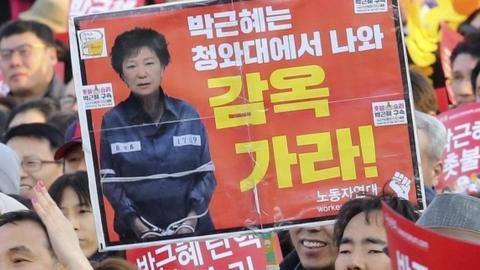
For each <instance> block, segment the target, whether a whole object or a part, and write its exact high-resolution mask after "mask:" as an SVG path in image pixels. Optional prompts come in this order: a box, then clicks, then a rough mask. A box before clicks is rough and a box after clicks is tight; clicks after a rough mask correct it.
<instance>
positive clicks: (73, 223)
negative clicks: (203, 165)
mask: <svg viewBox="0 0 480 270" xmlns="http://www.w3.org/2000/svg"><path fill="white" fill-rule="evenodd" d="M10 2H12V1H10ZM37 2H42V1H38V0H37ZM60 2H62V1H60ZM147 2H149V1H147ZM150 2H152V3H153V2H155V1H150ZM156 2H161V1H156ZM7 17H8V16H7ZM14 17H15V16H9V18H8V19H6V20H4V21H3V22H1V26H0V71H1V74H2V79H3V83H4V84H5V85H6V88H5V87H4V88H5V89H7V90H4V89H3V88H2V89H0V134H1V143H0V214H1V215H0V269H17V268H16V267H24V268H22V269H78V270H81V269H136V268H135V267H134V266H133V265H132V264H129V263H128V262H126V260H124V254H123V253H122V252H102V251H99V247H98V241H97V232H96V226H95V221H94V215H93V210H92V202H91V199H90V198H91V197H90V194H89V186H88V176H87V173H86V172H85V171H86V168H87V166H86V163H85V159H84V152H83V151H82V140H81V135H80V124H79V120H78V115H77V106H76V98H75V97H76V96H75V89H74V86H73V82H72V78H71V71H63V72H59V71H58V66H59V65H58V63H59V62H62V63H63V64H64V66H65V67H66V69H69V68H70V67H69V63H70V62H69V60H68V59H69V57H68V50H67V49H66V48H67V45H66V44H62V43H61V42H60V41H59V40H57V39H56V35H55V33H54V31H53V30H52V26H49V25H48V23H45V21H43V22H40V20H32V18H30V17H29V18H28V19H29V20H26V19H22V16H20V19H18V18H14ZM24 17H25V16H24ZM33 19H35V18H33ZM478 20H480V13H479V11H478V10H476V11H473V12H472V15H471V16H470V17H469V18H468V20H467V21H466V23H464V24H463V25H462V28H461V29H464V30H465V29H468V31H466V32H468V33H466V32H465V31H464V32H462V33H463V34H465V36H464V39H463V41H461V42H460V43H458V44H457V45H456V46H455V48H454V49H453V51H452V53H451V56H450V63H451V66H450V67H451V74H452V75H451V77H450V78H446V79H445V82H444V83H445V84H447V85H448V86H449V87H450V88H451V90H452V93H453V97H452V98H451V100H450V108H454V107H460V106H462V105H464V104H467V103H474V102H479V101H480V61H479V60H480V26H479V25H476V22H477V21H478ZM465 25H468V26H469V27H467V26H465ZM65 27H66V26H65ZM65 31H66V29H65ZM145 31H147V32H148V30H145ZM146 34H148V35H153V37H152V39H153V38H159V39H162V36H161V35H159V34H158V33H156V32H155V31H150V32H148V33H146ZM127 41H128V40H127ZM130 41H132V39H130ZM133 41H134V42H137V41H138V40H137V39H135V40H133ZM119 42H120V41H119ZM125 42H126V41H125ZM163 42H165V41H164V40H163ZM145 44H146V45H138V46H139V47H138V48H137V49H136V50H137V51H140V52H137V55H136V57H137V56H138V55H140V56H142V55H143V54H150V55H151V56H150V58H155V57H154V51H155V48H154V47H152V48H149V47H148V46H150V45H148V44H149V43H148V42H147V43H145ZM118 46H120V45H118ZM141 46H143V47H141ZM152 46H154V45H152ZM165 46H166V45H165ZM145 47H146V48H147V49H146V50H145V49H143V48H145ZM142 53H143V54H142ZM155 53H156V52H155ZM131 54H132V53H127V56H131ZM167 54H168V51H167ZM157 56H158V55H157ZM125 58H126V59H127V60H128V59H131V57H125ZM155 59H156V58H155ZM127 60H125V59H123V60H122V59H120V60H119V61H120V62H118V63H116V64H114V68H115V65H116V67H117V69H116V71H117V72H118V73H119V75H120V76H121V77H122V78H123V79H124V81H125V83H126V84H128V86H129V87H130V88H132V87H131V86H132V85H130V84H129V83H130V81H129V78H128V77H127V76H133V77H132V78H133V79H132V78H130V79H131V80H135V74H133V75H131V74H130V75H129V74H125V69H123V66H124V64H125V63H124V62H125V61H127ZM158 60H159V62H160V64H162V65H159V67H160V68H161V69H162V70H159V73H162V72H163V68H165V66H166V65H167V64H168V59H167V60H165V59H163V58H162V59H158ZM162 61H163V62H162ZM165 61H166V62H165ZM60 74H63V75H60ZM62 76H63V77H62ZM434 76H438V74H436V75H434ZM409 77H410V80H411V86H412V94H413V100H414V104H415V109H416V111H415V112H414V118H415V123H416V129H417V134H418V145H419V153H420V160H421V171H422V175H423V180H424V189H425V196H426V202H427V205H428V207H427V208H426V210H425V211H424V212H423V214H420V213H419V212H418V211H417V210H416V209H415V208H414V207H413V205H412V204H411V203H410V202H408V201H407V200H404V199H402V198H399V197H396V196H394V195H391V194H388V193H382V194H379V195H374V194H362V196H359V197H358V198H354V199H351V200H350V201H348V202H347V203H345V204H344V205H343V206H342V208H341V209H340V211H339V213H338V216H337V219H336V221H335V224H334V225H331V226H310V227H298V228H294V229H290V230H289V231H288V233H285V232H284V233H280V234H279V235H281V236H282V237H281V240H282V241H288V242H289V243H291V245H288V244H286V245H285V249H284V250H283V252H284V260H283V262H282V263H281V264H280V266H279V267H280V269H282V270H302V269H305V270H321V269H340V270H341V269H391V263H390V257H389V254H388V243H387V237H386V230H385V227H384V225H383V216H382V212H381V206H382V202H385V203H386V204H387V205H388V206H390V207H391V208H392V209H394V210H395V211H396V212H397V213H399V214H401V215H402V216H404V217H405V218H407V219H409V220H411V221H413V222H416V223H417V224H419V225H421V226H424V227H426V228H429V229H432V230H434V231H437V232H439V233H441V234H445V235H448V236H451V237H454V238H458V239H462V240H465V241H470V242H474V243H477V244H479V245H480V218H478V217H479V216H480V199H478V198H476V197H475V196H474V195H472V194H469V195H467V194H454V193H441V194H437V190H436V186H437V184H438V182H439V181H440V178H441V175H442V171H443V166H444V164H443V163H442V156H443V154H444V149H445V145H446V143H447V131H446V128H445V127H444V125H443V124H442V123H441V122H440V121H439V120H438V119H437V118H436V117H435V115H437V114H438V113H439V112H440V108H439V105H438V103H437V100H436V92H435V91H436V90H434V88H433V85H432V82H431V80H430V79H429V78H427V76H425V75H424V74H423V73H422V71H420V70H419V69H416V68H415V67H414V66H413V65H412V67H411V69H410V75H409ZM158 83H160V82H158ZM157 89H159V88H158V85H156V86H155V89H154V90H157ZM160 90H161V88H160ZM133 91H134V89H132V92H133ZM138 91H141V89H140V90H138ZM155 94H156V97H157V99H158V96H161V98H168V97H166V96H163V92H161V91H160V92H158V91H155ZM132 96H133V94H132ZM149 97H150V96H149ZM171 102H176V104H177V103H179V102H181V101H171ZM142 104H143V105H145V104H146V103H145V102H144V103H142ZM145 106H146V105H145ZM172 106H173V105H172ZM182 106H183V105H182ZM155 108H157V109H158V106H155ZM143 109H144V111H148V108H145V107H144V108H143ZM167 109H168V108H167ZM142 111H143V110H142ZM151 112H152V114H151V115H150V117H151V118H152V119H154V118H159V117H161V116H162V113H163V111H162V112H159V111H151ZM114 113H115V111H113V110H112V112H111V113H110V114H107V115H106V116H105V117H113V114H114ZM107 122H108V124H112V123H113V120H110V121H107ZM199 128H200V129H203V128H204V127H203V126H201V127H199ZM107 135H108V134H107ZM107 135H105V134H104V135H103V136H104V137H105V138H108V136H107ZM117 135H118V134H117ZM207 150H208V149H207ZM207 154H208V156H207V157H205V158H206V159H205V160H209V159H210V157H209V153H207ZM152 155H155V153H153V154H152ZM106 160H107V159H106ZM202 162H203V160H202ZM117 165H118V164H117ZM102 166H104V167H105V166H106V167H108V164H107V162H106V161H104V162H103V164H102ZM123 166H133V167H138V166H141V164H134V165H132V164H130V165H128V164H126V165H124V164H122V165H121V166H120V167H123ZM108 168H110V167H108ZM129 168H130V167H129ZM110 169H111V168H110ZM129 170H132V169H129ZM118 171H120V168H119V169H118ZM207 174H208V173H207ZM209 177H210V178H209V181H210V182H209V183H210V189H211V190H213V188H214V186H215V179H214V177H213V172H209ZM123 188H125V187H123ZM112 190H115V191H112V193H110V194H109V196H107V197H108V199H109V200H110V201H111V202H112V204H113V205H114V206H115V205H116V204H119V205H120V204H125V203H128V202H129V200H130V199H129V198H125V197H115V196H114V194H115V193H114V192H117V193H118V187H117V186H114V185H112ZM211 190H208V192H210V194H208V195H206V196H207V197H208V200H209V199H210V196H211ZM205 192H207V191H205ZM208 192H207V193H208ZM112 194H113V195H112ZM122 194H123V195H124V194H125V193H124V192H121V194H120V195H122ZM142 196H143V195H142ZM154 199H155V198H154ZM138 203H140V202H138ZM207 205H208V202H207ZM206 208H207V206H206V205H200V204H199V205H198V206H196V207H194V208H192V209H190V208H188V209H185V211H186V214H188V215H190V214H191V215H197V214H200V213H201V212H202V211H204V210H205V209H206ZM148 214H149V213H145V215H148ZM127 217H130V216H129V215H128V213H126V214H125V217H122V218H121V220H122V221H124V220H126V219H127ZM206 218H208V216H206ZM207 221H208V220H207ZM200 222H201V220H200ZM130 224H133V225H135V224H140V223H139V222H138V221H137V220H135V219H132V221H131V222H130ZM133 225H132V228H131V230H132V232H130V233H131V234H134V235H136V236H139V235H142V233H144V231H142V228H141V227H139V226H133ZM196 225H197V224H196V221H195V224H187V223H186V224H182V225H181V226H180V227H179V228H178V233H182V230H185V229H186V230H187V232H189V231H188V230H192V231H193V230H194V227H195V226H196ZM207 225H208V224H207ZM207 225H205V226H207ZM147 231H148V230H147ZM125 237H128V235H127V236H125ZM284 239H286V240H284Z"/></svg>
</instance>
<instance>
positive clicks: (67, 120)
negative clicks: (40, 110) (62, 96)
mask: <svg viewBox="0 0 480 270" xmlns="http://www.w3.org/2000/svg"><path fill="white" fill-rule="evenodd" d="M77 119H78V113H77V112H70V111H56V112H53V113H52V114H50V116H49V117H48V118H47V124H50V125H52V126H54V127H56V128H57V129H58V131H60V132H61V133H62V134H63V135H64V136H65V132H67V129H68V127H69V126H70V125H71V124H72V123H73V122H75V121H76V120H77Z"/></svg>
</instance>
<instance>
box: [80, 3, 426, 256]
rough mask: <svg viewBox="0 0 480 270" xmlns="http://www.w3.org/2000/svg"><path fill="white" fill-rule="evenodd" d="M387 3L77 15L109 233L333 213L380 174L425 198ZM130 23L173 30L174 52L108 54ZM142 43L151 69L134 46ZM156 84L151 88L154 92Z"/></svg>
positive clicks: (101, 208)
mask: <svg viewBox="0 0 480 270" xmlns="http://www.w3.org/2000/svg"><path fill="white" fill-rule="evenodd" d="M396 7H397V3H396V2H394V3H392V2H391V1H386V0H384V1H377V2H375V3H363V2H351V1H350V2H346V1H342V2H324V3H319V2H318V1H301V0H294V1H270V0H258V1H257V0H254V1H208V3H205V2H200V1H199V2H198V3H197V2H189V3H172V4H168V5H161V6H154V7H149V8H143V9H138V10H132V11H124V12H115V13H107V14H102V15H96V16H86V17H78V18H75V20H74V24H75V29H72V31H71V37H72V39H73V40H74V43H75V44H76V45H77V46H78V49H77V48H75V47H74V48H73V51H72V54H73V55H74V57H76V59H77V60H78V66H77V72H76V73H75V74H76V75H77V77H76V78H75V79H76V86H77V89H81V91H79V92H78V93H77V95H78V98H79V100H81V103H80V112H81V123H82V131H84V133H83V139H84V140H85V141H84V142H85V144H88V145H90V149H91V151H90V152H88V151H87V153H86V154H87V155H86V156H87V161H88V162H87V164H88V167H89V173H90V177H91V181H92V186H93V187H94V188H93V189H94V190H95V192H92V193H93V194H98V202H99V205H98V212H97V215H99V216H100V217H101V224H102V227H101V228H99V230H98V231H100V232H101V233H103V234H102V235H101V237H100V239H103V240H102V241H103V242H104V243H105V246H106V247H112V246H117V247H118V245H123V244H130V243H138V242H143V241H147V240H152V239H153V240H158V239H160V240H171V239H175V238H184V237H202V236H205V235H210V234H217V233H225V232H234V231H245V229H249V228H253V229H263V230H269V229H271V228H273V227H276V226H284V225H292V224H297V223H304V222H312V221H329V220H332V219H333V218H334V217H335V214H336V212H337V211H338V209H340V206H341V205H342V204H343V203H344V202H345V201H347V200H349V199H350V198H351V197H354V196H355V194H356V193H358V192H367V193H374V194H376V193H378V192H380V191H382V189H384V187H387V188H390V189H393V190H394V191H395V192H397V194H398V195H399V196H402V197H405V198H408V199H410V200H411V201H412V202H413V203H415V204H417V205H419V207H420V208H421V207H422V205H423V204H422V196H421V194H422V191H421V183H420V180H418V178H416V177H415V176H418V169H417V157H416V154H415V153H416V152H415V143H414V142H415V139H414V135H413V127H412V125H411V118H412V116H411V115H412V114H411V103H410V102H411V101H410V98H409V92H408V82H407V79H406V75H405V70H406V65H405V57H404V47H403V45H402V41H401V39H400V38H401V36H402V35H401V33H400V32H399V27H400V24H399V20H398V10H396ZM319 16H320V17H319ZM318 18H322V19H321V20H319V19H318ZM136 27H141V28H142V29H143V30H142V29H135V28H136ZM138 33H142V35H143V34H145V35H150V34H151V35H153V36H156V39H155V40H157V39H158V40H159V43H158V44H163V43H166V44H168V51H169V55H170V58H169V59H168V58H167V57H164V56H165V54H161V53H160V54H158V55H160V56H158V57H156V56H155V55H153V53H152V50H150V49H148V50H141V49H142V48H143V47H141V48H137V50H136V51H134V52H133V53H127V57H126V59H128V61H131V62H128V61H125V62H122V61H123V60H122V61H120V60H118V61H117V60H116V59H121V58H118V57H121V56H122V51H121V50H120V49H121V48H124V47H125V48H126V49H128V46H133V47H134V46H135V44H143V43H142V42H144V41H143V39H142V38H141V37H140V36H138V35H137V34H138ZM155 33H156V34H155ZM158 33H160V34H158ZM128 36H130V37H132V36H134V38H124V37H128ZM128 40H132V42H130V43H131V44H130V43H129V44H130V45H128V46H126V45H125V46H124V44H127V43H128V42H127V41H128ZM116 41H119V42H118V43H119V44H123V45H121V46H120V45H119V46H117V47H116V48H118V51H117V52H118V53H112V50H113V49H112V48H113V47H114V44H115V42H116ZM122 46H123V47H122ZM162 46H163V47H164V45H161V46H160V47H162ZM163 47H162V48H163ZM162 55H163V56H162ZM145 57H146V58H145ZM149 57H150V58H151V59H154V62H153V63H152V64H153V66H154V67H156V64H155V63H156V62H155V61H157V60H158V61H159V62H160V63H161V64H162V65H161V67H160V68H158V69H156V73H155V74H158V75H155V76H149V74H150V73H149V72H148V70H149V69H150V67H149V66H148V65H149V63H150V62H148V61H145V62H142V61H143V60H142V61H139V59H150V58H149ZM168 60H169V61H168ZM379 60H380V61H379ZM116 61H117V62H119V63H117V72H118V74H117V72H116V71H115V69H114V68H113V67H112V63H113V66H115V62H116ZM129 63H131V64H132V65H130V64H129ZM130 68H131V70H130ZM145 71H146V72H145ZM135 72H136V73H135ZM132 74H134V75H135V74H136V75H135V76H137V77H134V76H133V75H132ZM139 74H140V75H139ZM146 78H148V80H149V81H146ZM136 79H138V80H139V81H138V83H135V82H134V80H136ZM156 83H159V84H160V87H159V90H160V91H159V92H160V94H157V93H158V92H157V91H152V92H149V91H150V89H151V87H150V85H151V84H152V85H153V84H155V85H158V84H156ZM155 89H156V90H157V88H155ZM147 90H148V91H147ZM141 92H143V94H142V93H141ZM145 92H148V93H153V95H160V96H161V98H160V99H161V100H162V102H163V104H164V105H162V104H161V103H160V105H158V103H157V102H158V99H159V98H158V96H155V97H154V98H144V97H145V96H146V94H145ZM132 93H133V94H132ZM142 98H143V99H142ZM139 100H140V103H139V102H137V101H139ZM147 103H148V104H150V103H152V104H157V105H155V106H150V107H148V106H147ZM165 104H166V105H165ZM175 104H177V105H175ZM163 106H165V107H163ZM178 106H183V107H182V108H186V109H185V110H183V111H181V110H179V109H178ZM147 107H148V108H147ZM155 108H165V109H166V111H168V112H169V113H168V114H163V115H162V114H160V115H158V114H155ZM142 110H143V113H139V112H140V111H142ZM147 111H150V112H151V113H148V112H147ZM187 112H188V113H187ZM170 113H171V114H170ZM145 119H146V120H145ZM159 119H160V120H159ZM174 127H176V128H174ZM210 161H211V162H210ZM193 175H197V176H196V177H193ZM392 177H393V178H394V181H392V182H388V181H389V180H390V179H391V178H392ZM179 179H182V181H179ZM183 180H186V181H183ZM189 181H191V182H189ZM188 183H192V184H188ZM188 185H192V186H188ZM110 204H111V205H112V206H113V207H112V208H110ZM207 209H208V211H207ZM114 214H115V218H113V217H112V216H113V215H114ZM183 218H186V219H183ZM202 219H210V220H211V224H210V225H209V226H207V227H202V225H204V224H206V223H202ZM196 222H198V223H196ZM194 223H195V224H194ZM180 225H183V227H182V228H181V229H182V231H183V232H191V231H194V232H195V233H194V234H186V235H182V234H178V230H179V229H180ZM155 236H159V237H160V238H150V239H145V238H146V237H155Z"/></svg>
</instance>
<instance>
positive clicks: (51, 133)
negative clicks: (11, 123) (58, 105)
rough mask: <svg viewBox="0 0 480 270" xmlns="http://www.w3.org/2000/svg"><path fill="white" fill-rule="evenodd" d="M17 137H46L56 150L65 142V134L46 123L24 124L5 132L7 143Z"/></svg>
mask: <svg viewBox="0 0 480 270" xmlns="http://www.w3.org/2000/svg"><path fill="white" fill-rule="evenodd" d="M15 137H27V138H35V139H39V140H42V139H45V140H47V141H48V142H49V143H50V149H51V150H52V151H53V152H55V151H56V150H57V149H58V148H59V147H60V146H61V145H62V144H63V136H62V133H60V131H58V130H57V129H56V128H55V127H53V126H51V125H49V124H44V123H30V124H22V125H18V126H16V127H13V128H11V129H9V130H8V131H7V134H5V143H8V141H9V140H11V139H12V138H15Z"/></svg>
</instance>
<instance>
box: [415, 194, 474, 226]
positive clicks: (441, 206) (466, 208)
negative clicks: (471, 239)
mask: <svg viewBox="0 0 480 270" xmlns="http://www.w3.org/2000/svg"><path fill="white" fill-rule="evenodd" d="M479 217H480V199H479V198H475V197H472V196H468V195H463V194H458V193H442V194H438V195H437V196H436V197H435V198H434V199H433V201H432V203H431V204H430V205H429V206H428V207H427V209H426V210H425V212H423V214H422V216H421V217H420V219H418V221H417V224H420V225H422V226H424V227H427V228H431V229H435V228H445V229H456V230H464V231H468V232H473V233H478V234H480V218H479Z"/></svg>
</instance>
